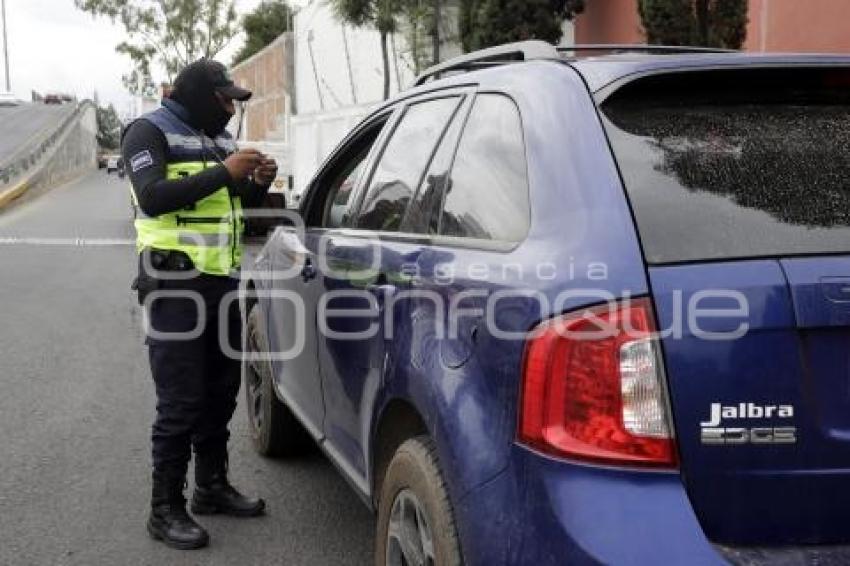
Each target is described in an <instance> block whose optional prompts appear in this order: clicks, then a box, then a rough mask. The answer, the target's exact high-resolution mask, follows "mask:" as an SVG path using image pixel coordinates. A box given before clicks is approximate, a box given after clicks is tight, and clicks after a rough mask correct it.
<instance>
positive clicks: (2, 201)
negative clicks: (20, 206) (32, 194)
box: [0, 179, 30, 210]
mask: <svg viewBox="0 0 850 566" xmlns="http://www.w3.org/2000/svg"><path fill="white" fill-rule="evenodd" d="M29 184H30V179H26V180H24V181H21V182H20V183H18V184H17V185H15V186H13V187H12V188H11V189H6V190H5V191H2V192H0V210H3V209H4V208H5V207H6V206H8V205H9V204H11V203H12V202H13V201H14V200H15V199H16V198H18V197H19V196H21V195H23V194H24V193H25V192H26V191H27V189H28V188H29Z"/></svg>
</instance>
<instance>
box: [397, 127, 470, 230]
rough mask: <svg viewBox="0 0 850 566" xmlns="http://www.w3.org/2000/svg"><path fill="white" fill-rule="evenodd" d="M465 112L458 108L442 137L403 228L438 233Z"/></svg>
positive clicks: (409, 208)
mask: <svg viewBox="0 0 850 566" xmlns="http://www.w3.org/2000/svg"><path fill="white" fill-rule="evenodd" d="M464 116H465V112H462V111H458V112H456V113H455V116H454V118H453V119H452V123H451V125H450V126H449V127H448V128H447V129H446V133H445V135H443V137H442V139H441V140H440V146H439V147H438V148H437V152H436V153H435V154H434V159H433V160H432V161H431V165H430V167H428V172H427V173H426V174H425V176H424V177H423V178H422V182H421V183H420V184H419V190H418V191H416V196H415V197H414V198H413V202H412V203H411V205H410V206H409V207H408V210H407V216H406V217H405V219H404V221H403V223H402V226H401V230H402V232H410V233H415V234H431V235H433V234H437V233H439V228H440V212H441V211H442V208H443V191H444V188H445V185H446V181H448V178H449V170H450V169H451V167H452V161H453V160H454V156H455V150H456V149H457V142H458V137H459V136H460V133H461V130H462V129H463V122H464V120H463V118H464Z"/></svg>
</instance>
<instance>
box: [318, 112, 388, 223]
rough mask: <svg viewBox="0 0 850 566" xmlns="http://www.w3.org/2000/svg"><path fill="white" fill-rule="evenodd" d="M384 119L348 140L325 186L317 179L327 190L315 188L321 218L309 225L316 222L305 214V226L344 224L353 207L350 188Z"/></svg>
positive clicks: (361, 171) (363, 166)
mask: <svg viewBox="0 0 850 566" xmlns="http://www.w3.org/2000/svg"><path fill="white" fill-rule="evenodd" d="M387 119H388V116H385V117H383V118H382V119H379V120H378V121H376V122H375V123H374V124H372V125H370V126H369V127H368V128H367V129H366V130H365V131H364V132H363V133H362V134H361V135H360V136H358V137H357V138H356V139H354V140H352V141H351V143H350V144H349V146H348V147H347V148H345V149H344V150H343V152H342V153H341V155H340V157H339V158H338V159H337V160H336V162H335V163H334V164H332V165H331V168H330V170H329V171H328V173H327V175H326V178H327V179H328V181H327V183H325V181H324V179H323V178H321V177H320V178H319V179H318V180H317V182H318V183H319V184H320V185H323V184H325V185H326V186H327V188H326V189H324V190H323V187H321V186H320V188H319V189H318V190H319V192H320V193H321V194H322V197H321V198H320V199H319V200H318V201H317V202H318V203H319V206H320V209H319V212H321V216H320V218H318V222H315V221H314V222H310V220H316V219H315V215H314V214H310V213H309V212H308V213H307V215H306V217H307V219H308V225H316V224H317V223H318V225H319V226H321V227H323V228H341V227H343V226H345V225H346V224H347V223H348V219H349V213H350V209H351V207H352V206H353V205H354V199H353V198H352V196H353V193H354V189H355V188H356V186H357V183H358V181H359V180H360V177H361V175H363V172H364V170H365V166H366V161H367V158H368V157H369V152H370V151H371V149H372V146H373V145H375V142H376V141H377V139H378V136H379V135H380V133H381V130H382V128H383V127H384V126H385V125H386V122H387Z"/></svg>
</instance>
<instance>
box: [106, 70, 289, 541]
mask: <svg viewBox="0 0 850 566" xmlns="http://www.w3.org/2000/svg"><path fill="white" fill-rule="evenodd" d="M250 97H251V92H250V91H248V90H245V89H243V88H240V87H238V86H236V85H235V84H234V82H233V80H232V79H231V78H230V77H229V76H228V74H227V71H226V69H225V67H224V66H223V65H221V64H220V63H217V62H215V61H212V60H209V59H201V60H199V61H196V62H195V63H192V64H190V65H188V66H187V67H186V68H185V69H183V70H182V71H181V72H180V74H179V75H178V76H177V79H176V80H175V82H174V88H173V91H172V92H171V94H170V95H169V97H168V98H165V99H163V101H162V106H161V107H160V108H158V109H157V110H155V111H153V112H151V113H149V114H146V115H144V116H142V117H141V118H140V119H139V120H136V121H135V122H133V123H132V124H131V125H130V126H129V127H128V128H127V129H126V130H125V132H124V136H123V139H122V148H121V149H122V155H123V157H124V162H125V164H126V169H127V173H128V175H129V176H130V181H131V184H132V188H133V195H132V196H133V198H134V200H135V204H136V205H137V209H138V211H139V216H138V217H137V219H136V231H137V234H138V236H137V249H138V252H139V276H138V278H137V279H136V282H135V285H134V288H136V289H137V290H138V294H139V302H140V303H141V304H143V305H145V307H146V313H147V320H148V333H147V334H148V335H147V338H146V344H147V345H148V353H149V358H150V366H151V373H152V374H153V379H154V383H155V385H156V396H157V405H156V419H155V422H154V425H153V434H152V444H153V450H152V452H153V490H152V497H151V512H150V517H149V519H148V524H147V528H148V532H149V533H150V535H151V536H152V537H153V538H155V539H157V540H161V541H163V542H165V543H166V544H168V545H169V546H172V547H175V548H181V549H191V548H200V547H202V546H205V545H206V544H208V542H209V536H208V534H207V532H206V531H205V530H204V529H203V527H201V526H200V525H198V524H197V523H196V522H195V521H194V519H193V518H192V517H191V516H190V515H189V514H188V513H187V511H186V501H185V499H184V495H183V489H184V485H185V482H186V473H187V469H188V463H189V460H190V459H191V455H192V452H193V451H194V455H195V486H196V487H195V491H194V493H193V495H192V504H191V510H192V513H193V514H195V515H200V514H211V513H224V514H228V515H234V516H239V517H251V516H256V515H260V514H262V513H263V512H264V509H265V503H264V502H263V500H262V499H254V498H250V497H246V496H244V495H242V494H241V493H239V491H237V490H236V489H235V488H234V487H233V486H232V485H231V484H230V482H229V481H228V477H227V469H228V456H227V441H228V438H229V431H228V423H229V422H230V419H231V417H232V415H233V410H234V408H235V406H236V395H237V393H238V391H239V384H240V361H239V359H238V357H236V356H232V355H227V353H226V352H227V347H226V345H225V344H224V343H223V341H221V340H219V330H220V329H221V330H222V333H223V335H225V336H226V338H227V340H228V341H229V345H230V347H232V348H234V349H237V348H239V346H240V345H241V336H240V333H241V321H240V317H239V310H238V302H236V301H234V302H232V303H229V308H228V309H227V310H226V312H224V313H220V312H219V310H220V309H219V307H220V306H221V305H222V302H223V300H224V299H225V297H226V296H227V295H228V293H231V292H232V291H235V290H236V289H237V288H238V269H239V265H240V261H241V257H242V234H243V229H244V220H243V216H242V210H243V208H251V207H258V206H260V205H261V203H262V201H263V200H264V198H265V195H266V193H267V191H268V188H269V186H270V185H271V183H272V182H273V181H274V179H275V177H276V175H277V165H276V163H275V162H274V160H272V159H268V158H266V157H265V156H264V155H262V154H261V153H260V152H258V151H254V150H242V151H237V149H236V145H235V143H234V141H233V139H232V137H231V136H230V135H229V134H228V133H227V132H226V131H225V126H226V125H227V123H228V122H229V121H230V119H231V117H232V116H233V115H234V113H235V110H234V100H237V101H245V100H248V99H249V98H250Z"/></svg>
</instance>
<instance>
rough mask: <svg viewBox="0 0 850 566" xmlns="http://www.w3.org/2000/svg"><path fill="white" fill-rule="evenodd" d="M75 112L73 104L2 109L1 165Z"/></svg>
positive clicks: (0, 134) (0, 120) (28, 105)
mask: <svg viewBox="0 0 850 566" xmlns="http://www.w3.org/2000/svg"><path fill="white" fill-rule="evenodd" d="M73 110H74V105H73V104H63V105H58V104H57V105H45V104H22V105H20V106H9V107H7V106H3V107H0V165H2V164H3V163H4V162H5V161H6V160H7V159H10V158H12V157H13V156H14V154H15V152H17V151H18V150H19V149H20V148H22V147H25V146H26V145H28V142H29V141H31V140H33V139H34V138H38V137H40V134H41V133H42V131H44V130H45V129H49V128H55V127H56V126H58V125H59V122H60V121H61V120H62V117H63V116H65V115H67V114H69V113H71V112H72V111H73Z"/></svg>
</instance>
